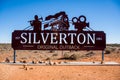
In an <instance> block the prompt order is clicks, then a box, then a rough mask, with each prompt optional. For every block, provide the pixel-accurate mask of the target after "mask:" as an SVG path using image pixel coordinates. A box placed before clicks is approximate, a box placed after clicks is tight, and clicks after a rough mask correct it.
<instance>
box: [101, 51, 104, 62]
mask: <svg viewBox="0 0 120 80" xmlns="http://www.w3.org/2000/svg"><path fill="white" fill-rule="evenodd" d="M103 62H104V50H102V61H101V64H102V63H103Z"/></svg>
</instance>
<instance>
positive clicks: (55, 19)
mask: <svg viewBox="0 0 120 80" xmlns="http://www.w3.org/2000/svg"><path fill="white" fill-rule="evenodd" d="M45 20H46V21H48V22H47V23H46V24H44V29H45V28H48V27H51V30H60V31H63V30H68V29H69V19H68V16H67V14H66V13H65V12H64V11H61V12H59V13H56V14H55V15H49V16H47V17H46V18H45Z"/></svg>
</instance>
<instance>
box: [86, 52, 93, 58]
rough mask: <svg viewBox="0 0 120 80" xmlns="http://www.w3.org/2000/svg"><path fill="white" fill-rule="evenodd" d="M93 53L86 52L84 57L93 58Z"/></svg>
mask: <svg viewBox="0 0 120 80" xmlns="http://www.w3.org/2000/svg"><path fill="white" fill-rule="evenodd" d="M94 54H95V53H94V52H92V51H91V52H88V53H87V54H85V57H91V56H93V55H94Z"/></svg>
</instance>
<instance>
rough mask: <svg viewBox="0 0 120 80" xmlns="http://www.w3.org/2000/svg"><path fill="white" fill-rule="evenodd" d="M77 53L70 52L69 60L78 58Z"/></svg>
mask: <svg viewBox="0 0 120 80" xmlns="http://www.w3.org/2000/svg"><path fill="white" fill-rule="evenodd" d="M79 57H80V56H79V54H72V55H71V56H70V57H69V59H71V60H77V59H79Z"/></svg>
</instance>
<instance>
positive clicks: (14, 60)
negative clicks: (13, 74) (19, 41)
mask: <svg viewBox="0 0 120 80" xmlns="http://www.w3.org/2000/svg"><path fill="white" fill-rule="evenodd" d="M13 63H16V50H14V54H13Z"/></svg>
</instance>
